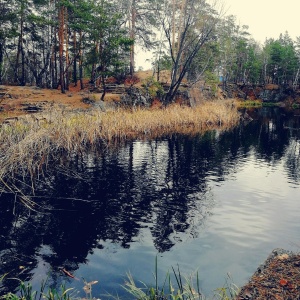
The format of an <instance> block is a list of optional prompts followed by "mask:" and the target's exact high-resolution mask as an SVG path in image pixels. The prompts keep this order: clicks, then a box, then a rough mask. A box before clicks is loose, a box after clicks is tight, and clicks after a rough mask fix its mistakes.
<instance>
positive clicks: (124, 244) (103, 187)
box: [0, 108, 300, 293]
mask: <svg viewBox="0 0 300 300" xmlns="http://www.w3.org/2000/svg"><path fill="white" fill-rule="evenodd" d="M248 113H249V114H250V115H251V117H252V118H253V121H252V122H250V123H249V124H246V125H245V124H240V126H238V127H237V128H235V129H234V130H232V131H230V132H218V131H212V132H207V133H206V134H204V135H201V136H200V135H198V136H193V137H191V136H182V135H174V136H171V137H169V138H167V139H161V140H153V141H134V142H129V143H128V144H126V145H124V146H122V147H121V148H119V149H114V150H112V151H108V152H106V153H103V152H102V153H98V152H90V153H81V154H77V155H75V156H74V157H73V158H72V159H71V160H65V161H64V160H62V161H63V165H61V166H56V167H48V168H47V169H46V170H45V173H44V176H43V177H40V178H39V179H37V181H36V183H35V195H32V192H31V190H30V189H28V188H27V187H26V186H25V185H24V184H20V188H22V190H23V191H25V192H26V193H27V194H29V195H31V198H32V200H34V201H35V202H36V203H37V204H38V206H36V210H34V211H30V210H28V209H26V208H25V207H24V205H22V204H21V203H20V202H19V201H18V199H17V198H16V197H15V196H14V195H12V194H9V193H5V192H3V193H2V194H1V196H0V197H1V201H0V214H1V218H0V228H1V235H0V263H1V269H0V270H1V271H0V275H1V274H5V273H8V274H9V275H8V276H7V278H8V277H18V278H20V279H22V280H30V279H31V278H32V277H33V276H34V275H35V274H36V273H38V272H41V273H43V272H46V271H47V270H49V269H51V274H50V277H51V280H50V281H51V283H52V285H53V286H56V285H57V284H58V283H59V282H60V281H61V280H62V276H63V275H64V274H63V272H62V268H65V269H67V270H68V271H70V272H74V271H75V270H77V269H78V268H79V267H80V266H81V265H83V264H86V263H88V261H87V257H88V256H91V255H93V252H94V251H98V250H97V249H99V250H100V251H102V250H103V251H105V248H106V247H107V244H108V243H109V244H115V245H119V246H120V247H121V248H122V249H130V248H131V247H132V246H133V245H134V243H135V242H137V241H139V239H141V238H142V237H141V235H142V234H143V232H144V230H145V228H147V229H149V231H150V233H151V241H152V243H153V246H154V248H155V251H157V252H161V253H163V252H166V251H169V250H170V249H172V247H173V246H174V245H176V244H178V243H182V242H184V241H186V240H188V239H194V238H197V237H198V236H199V234H200V233H201V232H202V231H203V230H204V228H205V226H206V222H207V220H208V219H209V218H210V217H211V216H212V215H213V214H214V207H215V205H216V201H215V198H214V194H213V192H212V191H211V182H214V183H216V184H218V183H221V182H223V181H225V180H226V179H227V178H228V176H235V174H236V173H237V171H238V169H239V168H241V166H243V165H244V164H245V163H246V162H247V160H248V159H249V157H250V156H251V157H252V156H254V157H255V160H257V168H258V170H259V168H260V164H261V163H264V164H266V163H267V164H268V165H270V166H272V167H276V165H277V164H279V163H280V162H281V161H282V160H283V161H284V166H285V173H286V175H285V177H286V178H284V177H283V180H288V181H290V182H292V183H293V184H294V186H298V185H299V179H300V178H299V177H300V172H299V171H300V169H299V159H300V154H299V151H300V150H299V148H300V146H299V128H300V126H299V125H300V124H299V122H300V121H299V120H300V118H299V116H297V113H296V115H294V114H292V113H289V112H287V111H283V110H282V109H280V108H276V109H265V108H264V109H259V110H258V109H257V110H252V111H250V112H248ZM222 230H223V231H226V229H224V228H222ZM224 234H226V233H225V232H224ZM175 263H176V262H175ZM17 286H18V282H17V281H14V280H8V279H6V280H4V281H3V283H2V287H1V292H2V293H4V292H5V291H8V290H10V291H13V290H14V289H15V288H16V287H17Z"/></svg>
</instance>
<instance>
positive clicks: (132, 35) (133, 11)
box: [129, 0, 136, 76]
mask: <svg viewBox="0 0 300 300" xmlns="http://www.w3.org/2000/svg"><path fill="white" fill-rule="evenodd" d="M135 22H136V0H132V6H131V28H130V38H131V39H132V40H133V41H134V38H135ZM134 68H135V65H134V43H133V44H132V45H131V46H130V67H129V72H130V75H131V76H133V74H134Z"/></svg>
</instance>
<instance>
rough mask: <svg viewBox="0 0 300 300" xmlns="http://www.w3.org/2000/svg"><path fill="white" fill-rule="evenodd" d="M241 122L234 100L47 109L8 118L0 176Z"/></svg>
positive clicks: (0, 145) (1, 137)
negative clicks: (131, 142)
mask: <svg viewBox="0 0 300 300" xmlns="http://www.w3.org/2000/svg"><path fill="white" fill-rule="evenodd" d="M238 120H239V115H238V112H237V109H236V107H235V104H234V102H233V101H222V102H216V101H213V102H206V103H204V104H203V105H201V106H199V107H196V108H189V107H180V106H171V107H168V108H166V109H157V110H142V109H138V110H123V109H120V110H118V111H108V112H105V113H103V112H101V111H99V110H90V111H81V112H72V111H70V112H65V111H61V110H59V109H58V108H52V109H51V110H49V111H48V112H47V113H42V114H34V115H25V116H22V117H18V118H13V119H11V120H7V121H6V123H3V124H2V126H1V127H0V153H1V154H0V179H1V178H4V177H5V176H6V175H7V174H13V173H14V172H18V173H19V174H20V173H21V174H22V172H31V173H32V174H33V175H34V174H35V172H36V171H38V170H40V169H41V167H42V166H44V165H46V164H47V162H48V161H49V157H50V156H51V155H52V156H53V155H55V156H57V154H58V153H61V152H63V153H74V152H75V153H76V152H78V151H83V150H84V149H86V148H87V147H92V146H97V145H99V144H101V145H109V144H112V143H114V142H116V141H122V140H127V139H131V138H153V137H159V136H163V135H168V134H172V133H187V134H191V133H199V132H203V131H205V130H207V129H213V128H223V129H226V128H230V127H232V126H234V125H235V124H236V123H237V122H238Z"/></svg>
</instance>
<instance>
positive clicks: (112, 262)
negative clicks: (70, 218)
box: [76, 143, 300, 294]
mask: <svg viewBox="0 0 300 300" xmlns="http://www.w3.org/2000/svg"><path fill="white" fill-rule="evenodd" d="M160 146H161V148H160ZM156 147H157V148H156V149H155V151H156V152H155V155H154V156H153V158H155V159H156V162H155V164H156V166H159V168H162V169H164V170H165V168H166V162H167V161H168V157H167V150H166V147H165V145H164V143H161V144H160V145H159V146H158V145H157V144H156ZM150 148H151V147H150V144H143V143H142V144H139V143H137V144H135V145H134V160H133V167H134V168H135V169H139V168H142V166H143V162H145V160H146V159H148V160H149V155H150V152H151V151H153V149H152V150H150ZM288 151H289V149H287V152H288ZM158 153H159V155H158ZM150 157H151V155H150ZM285 163H286V162H285V158H283V159H281V160H279V161H276V165H275V164H273V162H272V161H271V162H267V161H265V160H263V159H258V158H256V157H255V154H254V152H253V153H250V154H249V156H248V157H247V158H243V159H242V160H241V161H240V162H239V163H238V165H237V166H234V167H233V168H232V170H233V171H232V172H229V174H228V175H226V178H225V180H224V181H222V182H218V181H216V180H215V178H214V177H213V176H212V178H211V179H212V180H209V178H208V180H209V181H208V182H209V188H208V190H207V192H206V194H202V193H199V195H197V193H195V194H193V195H190V196H191V197H196V198H197V197H198V198H197V199H198V200H197V201H199V211H198V210H197V209H198V207H197V205H196V207H194V208H193V209H192V210H191V211H190V212H189V216H188V218H189V221H190V223H192V224H193V226H191V228H192V229H191V228H189V229H188V230H187V231H186V232H185V233H184V234H182V233H178V232H177V233H173V235H171V236H170V239H171V240H174V241H175V240H176V239H177V241H180V243H176V244H175V246H173V247H172V248H171V250H170V251H167V252H164V253H161V254H159V256H158V273H159V278H160V280H161V281H160V282H163V280H164V277H165V275H166V272H167V270H170V271H171V267H172V266H173V267H176V264H177V263H178V265H179V266H180V269H181V271H182V273H183V274H190V273H192V272H194V271H196V270H198V272H199V277H200V281H201V286H202V289H203V290H204V292H205V293H206V294H208V293H210V292H211V291H212V290H214V289H216V288H217V287H221V286H223V284H224V282H225V277H226V274H227V273H230V274H232V276H233V280H234V282H235V283H236V284H237V285H242V284H243V283H245V282H246V281H247V280H248V278H249V277H250V276H251V275H252V273H253V272H254V271H255V270H256V268H257V267H258V266H259V264H260V263H262V262H263V261H264V260H265V259H266V257H267V256H268V254H269V253H270V252H271V251H272V250H273V249H274V248H278V247H281V248H286V249H290V250H295V251H298V250H299V248H298V247H297V246H295V245H297V244H298V246H299V244H300V240H299V234H298V233H299V232H300V224H298V221H297V220H298V216H299V214H300V202H299V200H298V199H299V196H300V188H299V185H297V184H296V183H292V182H291V181H290V180H289V179H288V174H287V172H286V168H285ZM203 197H206V201H204V202H201V201H203ZM209 199H210V200H211V201H212V202H211V201H209ZM203 203H204V204H205V203H206V205H210V204H211V205H213V207H208V209H207V210H208V211H209V212H210V216H209V218H208V219H207V220H206V222H205V224H204V226H203V222H202V218H203V209H205V205H203ZM204 215H205V214H204ZM155 217H156V216H155V213H154V214H153V218H154V219H155ZM143 225H145V227H144V228H141V229H140V232H139V235H138V237H136V239H135V240H134V242H133V243H131V245H130V249H129V250H128V249H123V248H121V247H120V246H118V245H115V244H111V243H110V242H109V241H106V242H104V241H103V242H101V244H102V245H103V246H104V249H103V250H95V252H94V254H93V255H89V257H88V260H89V263H88V265H82V266H81V267H80V269H79V270H78V271H77V272H76V274H77V275H76V276H77V277H80V276H82V275H81V274H84V275H85V276H87V275H86V274H88V278H86V280H87V281H92V280H99V285H98V286H97V287H96V286H95V292H97V293H103V292H104V291H103V288H104V287H105V288H106V289H108V291H109V292H114V289H116V285H115V283H119V284H122V283H124V281H125V277H126V273H128V272H131V273H132V275H133V277H134V278H136V279H137V280H142V281H143V282H145V283H146V284H153V282H154V279H153V272H154V269H155V255H156V254H157V251H156V249H155V248H154V246H153V236H152V233H151V230H150V229H149V228H148V227H147V226H151V224H150V223H149V224H146V223H144V224H143ZM189 230H190V231H189ZM191 231H193V232H191ZM99 276H100V278H99ZM212 278H213V280H212ZM76 284H77V286H78V289H80V285H81V283H76ZM110 289H111V290H110ZM115 292H116V291H115ZM118 293H121V294H122V289H118Z"/></svg>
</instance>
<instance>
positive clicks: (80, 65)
mask: <svg viewBox="0 0 300 300" xmlns="http://www.w3.org/2000/svg"><path fill="white" fill-rule="evenodd" d="M82 56H83V55H82V31H81V30H80V32H79V60H78V62H79V80H80V89H81V90H83V89H84V85H83V65H82V59H83V57H82Z"/></svg>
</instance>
